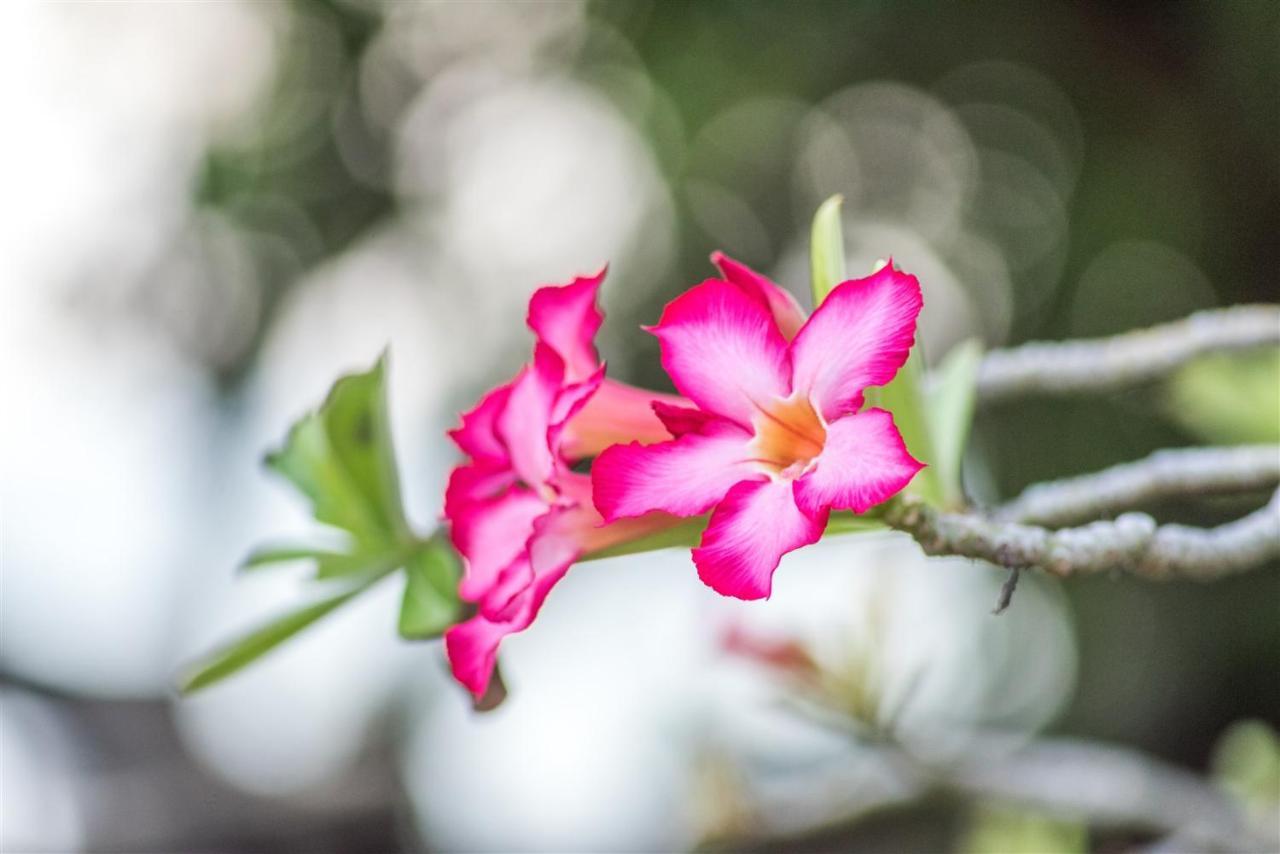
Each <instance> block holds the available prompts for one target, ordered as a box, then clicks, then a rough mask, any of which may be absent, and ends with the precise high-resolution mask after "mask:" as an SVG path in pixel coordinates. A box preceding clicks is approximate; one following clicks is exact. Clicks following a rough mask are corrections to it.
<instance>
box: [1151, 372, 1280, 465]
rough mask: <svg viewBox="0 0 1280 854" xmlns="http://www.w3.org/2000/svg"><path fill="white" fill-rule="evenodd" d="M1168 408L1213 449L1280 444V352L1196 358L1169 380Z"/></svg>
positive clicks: (1178, 420) (1180, 421)
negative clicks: (1214, 445)
mask: <svg viewBox="0 0 1280 854" xmlns="http://www.w3.org/2000/svg"><path fill="white" fill-rule="evenodd" d="M1167 408H1168V412H1169V415H1170V416H1171V417H1172V418H1174V420H1176V421H1177V422H1179V423H1180V424H1182V426H1184V427H1186V428H1187V430H1189V431H1190V432H1192V433H1193V434H1195V435H1196V436H1198V437H1199V438H1201V439H1203V440H1205V441H1207V442H1210V443H1213V444H1220V445H1231V444H1245V443H1254V442H1257V443H1263V442H1280V348H1269V349H1264V350H1258V351H1255V352H1251V353H1223V354H1217V355H1213V356H1206V357H1204V358H1201V359H1197V360H1196V361H1195V362H1193V363H1191V364H1190V365H1187V366H1186V367H1184V368H1183V369H1182V370H1181V371H1179V372H1178V373H1177V374H1176V375H1175V376H1174V377H1173V378H1172V379H1171V380H1170V382H1169V388H1168V398H1167Z"/></svg>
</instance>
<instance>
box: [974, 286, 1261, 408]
mask: <svg viewBox="0 0 1280 854" xmlns="http://www.w3.org/2000/svg"><path fill="white" fill-rule="evenodd" d="M1277 343H1280V306H1278V305H1239V306H1233V307H1231V308H1223V309H1215V310H1212V311H1201V312H1197V313H1196V314H1193V315H1191V316H1190V317H1187V318H1184V319H1183V320H1178V321H1174V322H1173V323H1165V324H1161V325H1159V326H1152V327H1150V328H1149V329H1141V330H1137V331H1134V332H1126V333H1124V334H1122V335H1116V336H1114V337H1111V338H1096V339H1091V340H1085V341H1033V342H1031V343H1029V344H1023V345H1021V346H1018V347H1012V348H1009V349H1006V350H992V351H991V352H990V353H988V354H987V355H986V356H985V357H984V358H983V360H982V365H981V367H980V368H979V370H978V398H979V400H981V401H982V402H983V403H990V402H992V401H998V400H1003V399H1005V398H1009V397H1013V396H1016V395H1021V394H1031V393H1034V394H1074V393H1079V392H1098V391H1107V390H1110V389H1115V388H1122V387H1124V386H1128V385H1133V384H1135V383H1141V382H1146V381H1149V380H1152V379H1155V378H1157V377H1160V376H1163V375H1165V374H1167V373H1169V372H1170V371H1172V370H1174V369H1175V368H1177V367H1179V366H1181V365H1183V364H1185V363H1186V362H1188V361H1190V360H1191V359H1193V358H1195V357H1196V356H1199V355H1201V354H1204V353H1208V352H1211V351H1214V350H1238V349H1243V348H1246V347H1255V346H1259V345H1263V344H1277Z"/></svg>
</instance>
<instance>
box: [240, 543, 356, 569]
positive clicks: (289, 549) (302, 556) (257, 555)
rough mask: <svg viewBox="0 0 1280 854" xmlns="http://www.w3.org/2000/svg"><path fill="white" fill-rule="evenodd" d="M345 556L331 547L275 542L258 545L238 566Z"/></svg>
mask: <svg viewBox="0 0 1280 854" xmlns="http://www.w3.org/2000/svg"><path fill="white" fill-rule="evenodd" d="M342 557H346V555H344V554H343V553H341V552H335V551H334V550H333V549H327V548H320V547H317V546H308V545H306V544H301V543H300V544H297V545H289V544H276V545H266V546H259V547H257V548H255V549H254V550H253V551H251V552H250V553H249V555H248V556H247V557H246V558H245V559H244V560H243V561H241V563H240V568H241V569H245V570H249V569H261V568H262V567H264V566H274V565H276V564H279V563H295V562H297V561H302V560H314V561H320V562H323V561H325V560H330V559H333V558H342Z"/></svg>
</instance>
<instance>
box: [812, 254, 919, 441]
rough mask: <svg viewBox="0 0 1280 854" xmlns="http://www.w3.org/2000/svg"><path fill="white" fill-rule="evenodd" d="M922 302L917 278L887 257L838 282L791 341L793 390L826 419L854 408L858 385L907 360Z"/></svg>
mask: <svg viewBox="0 0 1280 854" xmlns="http://www.w3.org/2000/svg"><path fill="white" fill-rule="evenodd" d="M921 305H922V298H921V296H920V283H919V281H917V280H916V277H915V276H909V275H907V274H906V273H901V272H898V271H897V270H894V269H893V262H892V261H890V263H889V264H887V265H885V267H883V268H882V269H881V270H880V271H879V272H877V273H874V274H873V275H871V276H868V277H867V278H865V279H856V280H851V281H848V282H842V283H841V284H839V285H837V286H836V288H835V289H834V290H833V291H831V293H830V294H829V295H828V296H827V298H826V300H824V301H823V303H822V305H821V306H819V307H818V310H817V311H815V312H814V313H813V316H812V317H810V318H809V320H808V322H807V323H805V325H804V328H802V329H801V330H800V332H799V334H798V335H796V338H795V340H794V341H792V342H791V362H792V365H793V369H794V373H793V374H792V386H793V388H794V389H796V390H803V391H805V392H806V393H807V394H808V395H809V398H810V400H812V401H813V403H814V405H815V406H817V407H818V410H819V411H820V412H821V413H822V415H823V417H824V418H826V419H827V420H828V421H833V420H835V419H836V418H838V417H840V416H841V415H844V414H846V413H850V412H857V411H858V409H859V408H861V406H862V391H863V389H865V388H866V387H867V386H873V385H884V384H885V383H887V382H888V381H889V380H891V379H893V375H894V374H896V373H897V372H898V369H899V368H901V367H902V364H903V362H905V361H906V360H907V351H909V350H910V349H911V345H912V343H913V342H914V341H915V333H916V317H917V315H919V314H920V306H921Z"/></svg>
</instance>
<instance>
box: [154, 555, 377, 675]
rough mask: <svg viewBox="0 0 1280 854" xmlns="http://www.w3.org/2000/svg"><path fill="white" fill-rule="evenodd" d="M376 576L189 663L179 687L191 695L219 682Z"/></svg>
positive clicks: (293, 612)
mask: <svg viewBox="0 0 1280 854" xmlns="http://www.w3.org/2000/svg"><path fill="white" fill-rule="evenodd" d="M374 580H376V579H365V580H363V581H362V582H361V583H358V584H355V585H344V587H343V589H342V590H341V591H340V592H338V593H334V594H330V595H329V596H326V597H324V598H323V599H320V600H319V601H316V602H312V603H311V604H309V605H306V606H305V607H303V608H299V609H298V610H296V611H291V612H289V613H287V614H284V615H282V616H280V617H276V618H275V619H273V620H270V621H269V622H267V623H266V624H264V625H262V626H260V627H259V628H257V629H255V630H253V631H251V632H249V633H248V634H246V635H244V636H243V637H241V638H239V639H237V640H234V641H232V642H231V643H229V644H227V645H225V646H223V647H220V648H218V649H216V650H214V651H213V652H211V653H209V654H208V655H206V656H205V657H203V658H201V659H198V660H197V661H195V662H193V663H192V664H191V665H189V666H188V667H187V668H186V669H185V670H184V671H183V672H182V673H181V674H180V675H179V676H178V690H179V691H180V692H182V693H183V694H191V693H194V692H196V691H199V690H200V689H202V688H207V687H208V686H210V685H212V684H214V683H215V682H218V681H220V680H222V679H225V678H226V677H228V676H230V675H231V674H233V673H235V672H236V671H238V670H240V669H241V668H242V667H244V666H246V665H248V664H250V663H252V662H254V661H256V660H257V659H259V658H261V657H262V656H263V655H266V654H267V653H268V652H270V651H271V650H273V649H275V648H276V647H277V646H279V645H280V644H282V643H284V642H285V641H287V640H288V639H289V638H291V637H293V636H294V635H296V634H297V633H298V632H300V631H302V630H303V629H305V628H307V627H308V626H310V625H311V624H312V623H314V622H316V621H317V620H319V619H320V618H321V617H324V616H327V615H328V614H330V613H331V612H333V611H334V610H335V609H337V608H338V607H339V606H340V605H343V604H345V603H347V602H349V601H350V600H351V599H353V598H355V596H356V595H357V594H358V593H360V592H361V591H363V590H364V589H365V588H367V587H368V586H370V585H371V584H372V583H373V581H374Z"/></svg>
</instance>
